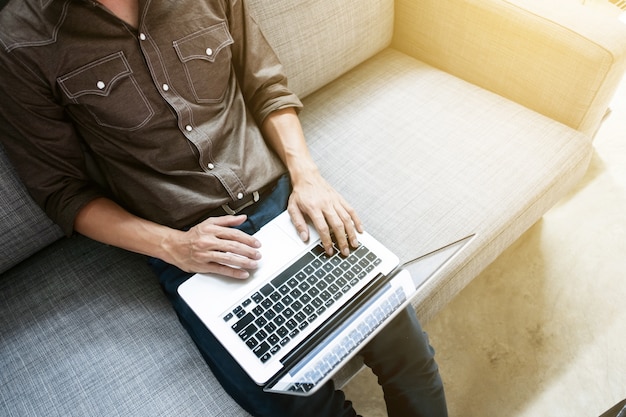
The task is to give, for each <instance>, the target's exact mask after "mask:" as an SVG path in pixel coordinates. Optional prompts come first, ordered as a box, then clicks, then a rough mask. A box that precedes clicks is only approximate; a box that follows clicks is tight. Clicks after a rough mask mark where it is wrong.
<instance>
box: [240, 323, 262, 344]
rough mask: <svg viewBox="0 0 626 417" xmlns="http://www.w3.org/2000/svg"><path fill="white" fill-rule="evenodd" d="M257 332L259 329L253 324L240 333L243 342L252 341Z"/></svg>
mask: <svg viewBox="0 0 626 417" xmlns="http://www.w3.org/2000/svg"><path fill="white" fill-rule="evenodd" d="M257 330H258V327H256V326H255V325H254V324H251V325H249V326H248V327H246V328H245V329H243V330H242V331H240V332H239V337H241V340H243V341H244V342H245V341H246V340H248V339H250V338H251V337H252V336H253V335H254V334H255V333H256V331H257Z"/></svg>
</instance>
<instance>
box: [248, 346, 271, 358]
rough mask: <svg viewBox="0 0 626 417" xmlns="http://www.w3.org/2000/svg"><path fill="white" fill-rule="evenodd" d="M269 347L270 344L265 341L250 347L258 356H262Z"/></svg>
mask: <svg viewBox="0 0 626 417" xmlns="http://www.w3.org/2000/svg"><path fill="white" fill-rule="evenodd" d="M269 349H270V345H269V344H268V343H267V342H263V343H261V344H260V345H258V346H257V347H255V348H254V349H252V352H254V354H255V355H256V356H257V357H258V358H260V357H261V356H263V355H264V354H265V352H267V351H268V350H269Z"/></svg>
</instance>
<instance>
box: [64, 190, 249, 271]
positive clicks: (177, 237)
mask: <svg viewBox="0 0 626 417" xmlns="http://www.w3.org/2000/svg"><path fill="white" fill-rule="evenodd" d="M245 220H246V216H223V217H212V218H209V219H207V220H205V221H203V222H202V223H199V224H198V225H196V226H194V227H192V228H191V229H190V230H189V231H187V232H185V231H180V230H176V229H172V228H169V227H166V226H163V225H159V224H157V223H154V222H151V221H148V220H145V219H142V218H140V217H137V216H135V215H133V214H131V213H129V212H128V211H126V210H124V209H123V208H122V207H120V206H119V205H118V204H116V203H115V202H113V201H112V200H109V199H107V198H97V199H95V200H93V201H91V202H89V203H88V204H87V205H85V206H84V207H83V208H82V209H81V210H80V211H79V213H78V215H77V216H76V220H75V222H74V228H75V230H76V231H77V232H79V233H81V234H83V235H85V236H87V237H90V238H92V239H94V240H97V241H99V242H103V243H106V244H108V245H113V246H117V247H120V248H123V249H126V250H130V251H133V252H137V253H141V254H144V255H148V256H152V257H154V258H159V259H161V260H163V261H165V262H167V263H170V264H172V265H175V266H177V267H178V268H180V269H182V270H183V271H187V272H200V273H211V274H219V275H224V276H227V277H232V278H238V279H246V278H248V277H249V276H250V273H249V272H248V270H250V269H255V268H256V267H257V263H258V261H259V259H261V253H260V252H259V248H260V247H261V243H260V242H259V241H258V240H257V239H255V238H254V237H252V236H250V235H248V234H246V233H244V232H242V231H240V230H237V229H233V228H232V227H233V226H238V225H240V224H242V223H243V222H244V221H245Z"/></svg>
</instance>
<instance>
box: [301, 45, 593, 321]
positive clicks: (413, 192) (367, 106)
mask: <svg viewBox="0 0 626 417" xmlns="http://www.w3.org/2000/svg"><path fill="white" fill-rule="evenodd" d="M304 105H305V107H304V110H303V111H302V114H301V117H302V120H303V125H304V130H305V132H306V134H307V138H308V141H309V144H310V148H311V150H312V153H313V155H314V158H315V159H316V160H317V161H318V163H319V166H320V169H321V170H322V171H323V174H324V175H325V176H326V178H327V179H328V180H329V181H330V182H331V183H332V184H334V185H335V186H336V187H337V188H338V189H339V191H340V192H341V193H342V194H343V195H344V196H345V197H346V198H347V200H348V201H349V202H351V203H352V204H353V205H354V206H355V208H356V209H357V211H358V212H359V213H360V216H361V217H362V220H363V221H364V223H365V227H366V228H367V229H368V231H369V232H370V233H371V234H373V235H374V236H377V237H378V238H379V239H381V240H382V241H383V242H384V243H386V244H387V245H388V246H389V247H390V248H391V249H392V250H393V251H395V252H396V253H397V254H398V255H399V256H400V258H401V260H402V261H408V260H411V259H413V258H415V257H418V256H420V255H423V254H426V253H428V252H430V251H432V250H434V249H436V248H438V247H440V246H443V245H445V244H447V243H450V242H453V241H455V240H457V239H460V238H462V237H464V236H467V235H469V234H473V233H475V234H476V237H475V239H474V240H473V241H472V242H471V244H470V245H469V246H468V247H467V249H466V250H465V251H464V252H463V253H462V256H460V257H458V258H456V261H455V262H454V263H451V264H449V265H448V267H447V268H446V270H445V271H444V273H443V274H441V276H440V277H438V278H437V279H435V280H430V281H429V282H428V283H427V284H426V285H425V287H424V289H423V291H421V292H420V294H419V295H418V296H417V297H416V298H415V303H416V305H417V306H418V310H419V312H420V315H421V317H422V319H423V320H427V319H428V318H429V317H432V315H434V314H435V313H436V312H437V311H438V310H439V309H440V308H441V307H442V306H443V305H445V303H447V302H449V301H450V300H451V299H452V297H453V296H454V295H455V294H456V293H457V292H458V291H460V290H461V289H462V288H463V287H464V286H465V285H466V284H467V283H468V282H469V281H470V280H471V279H472V278H473V277H475V276H476V275H477V274H478V272H480V270H482V269H483V268H485V267H486V266H487V265H488V264H489V263H491V261H493V260H494V259H495V257H497V256H498V255H499V254H500V253H501V252H502V251H503V250H504V249H505V248H506V247H507V246H508V245H510V244H511V243H512V242H513V241H514V240H515V239H517V237H519V236H520V235H521V234H522V233H523V232H524V231H525V230H527V229H528V228H529V227H530V226H531V225H532V224H534V223H535V222H536V221H537V220H538V219H539V218H540V217H541V216H542V215H543V214H544V213H545V212H546V211H547V210H548V209H549V208H550V207H551V206H552V205H554V204H555V203H556V202H557V201H558V200H559V199H560V198H561V197H562V196H563V195H564V194H565V193H566V192H567V190H568V189H569V188H570V187H572V186H573V185H574V184H575V183H577V181H578V180H579V179H580V178H581V177H582V175H583V174H584V172H585V171H586V169H587V166H588V163H589V160H590V157H591V153H592V147H591V140H590V138H588V137H587V136H585V135H583V134H581V133H580V132H577V131H574V130H573V129H571V128H568V127H565V126H564V125H562V124H559V123H557V122H555V121H554V120H552V119H549V118H547V117H544V116H541V115H539V114H538V113H535V112H533V111H531V110H528V109H527V108H524V107H522V106H520V105H518V104H515V103H513V102H510V101H508V100H506V99H504V98H502V97H500V96H497V95H495V94H493V93H490V92H488V91H486V90H483V89H480V88H479V87H476V86H474V85H472V84H469V83H467V82H465V81H462V80H460V79H458V78H455V77H453V76H451V75H449V74H447V73H444V72H442V71H439V70H437V69H435V68H433V67H430V66H428V65H426V64H424V63H422V62H420V61H417V60H415V59H413V58H410V57H408V56H407V55H404V54H402V53H400V52H398V51H397V50H394V49H387V50H385V51H383V52H382V53H380V54H378V55H376V56H375V57H374V58H372V59H371V60H369V61H367V62H366V63H364V64H363V65H361V66H359V67H357V68H356V69H354V70H353V71H351V72H349V73H347V74H346V75H345V76H343V77H341V78H339V79H338V80H337V81H335V82H333V83H331V84H329V85H328V86H326V87H325V88H323V89H322V90H320V91H318V92H316V93H314V94H312V95H311V96H309V97H307V99H305V100H304Z"/></svg>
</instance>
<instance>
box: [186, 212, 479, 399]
mask: <svg viewBox="0 0 626 417" xmlns="http://www.w3.org/2000/svg"><path fill="white" fill-rule="evenodd" d="M255 237H256V238H257V239H258V240H259V241H260V242H261V244H262V247H261V249H260V251H261V254H262V259H261V261H260V262H259V267H258V268H257V269H256V270H254V271H252V273H251V275H250V277H249V278H248V279H246V280H236V279H232V278H226V277H221V276H218V275H211V274H195V275H194V276H192V277H191V278H190V279H188V280H187V281H185V283H183V284H182V285H181V286H180V287H179V289H178V292H179V294H180V296H181V297H182V298H183V300H184V301H185V302H186V303H187V304H188V305H189V307H190V308H191V309H192V310H193V311H194V313H195V314H196V315H197V316H198V317H199V318H200V320H201V321H202V322H203V323H204V325H206V326H207V328H208V329H209V330H210V331H211V332H212V333H213V335H214V336H215V337H216V338H217V339H218V340H219V341H220V343H222V345H223V346H224V347H225V348H226V349H227V350H228V351H229V352H230V353H231V355H232V356H233V358H234V359H235V360H236V361H237V362H238V364H239V365H240V366H241V367H242V368H243V369H244V370H245V371H246V372H247V373H248V375H249V376H250V377H251V378H252V380H253V381H255V382H256V383H257V384H259V385H260V386H263V387H264V390H266V391H268V392H276V393H283V394H292V395H310V394H312V393H314V392H315V391H316V390H317V388H319V387H321V386H322V385H323V384H324V383H326V382H327V381H328V380H329V379H331V378H332V377H333V376H334V375H335V373H336V372H337V371H338V370H339V369H340V368H341V367H342V366H343V365H344V364H345V363H346V362H347V361H349V360H350V359H351V358H352V357H354V356H355V355H356V354H357V353H358V351H359V350H360V347H361V346H363V345H364V344H366V343H367V342H368V341H369V340H371V339H372V338H373V337H374V336H375V335H376V334H377V333H378V332H379V331H380V330H381V329H382V328H383V327H384V326H385V324H387V323H388V322H390V321H391V320H392V319H393V318H394V317H395V316H396V315H397V314H398V313H399V312H400V311H401V310H402V309H403V308H404V307H405V306H407V305H408V304H409V303H410V299H411V298H412V297H413V296H414V295H415V293H416V291H417V290H418V288H419V287H420V286H421V285H422V284H423V282H425V281H426V280H427V279H428V278H429V277H431V276H432V275H433V274H435V273H436V272H437V271H439V270H440V269H441V267H442V266H443V265H444V264H446V263H447V262H448V261H449V260H450V259H452V257H454V256H455V255H456V254H458V253H459V251H461V249H462V248H464V247H465V245H466V244H467V243H468V242H469V241H470V240H471V239H472V237H473V235H472V236H467V237H464V238H463V239H460V240H458V241H455V242H454V243H451V244H450V245H447V246H445V247H443V248H441V249H438V250H437V251H434V252H432V253H430V254H427V255H425V256H422V257H420V258H417V259H415V260H413V261H411V262H408V263H406V264H404V265H400V263H399V259H398V257H397V256H396V255H394V254H393V253H392V252H391V251H390V250H389V249H387V248H386V247H385V246H384V245H382V244H381V243H380V242H379V241H378V240H376V239H375V238H374V237H372V236H371V235H370V234H368V233H362V234H360V235H359V243H360V246H359V247H358V248H355V249H353V250H352V252H351V254H350V256H347V257H344V256H342V255H341V254H339V253H338V250H335V254H334V255H333V256H328V255H326V253H325V251H324V249H323V248H322V246H321V244H320V239H319V235H318V234H317V233H316V231H315V230H314V229H313V228H312V227H311V233H310V239H309V241H308V242H302V240H301V239H300V238H299V237H298V233H297V232H296V230H295V228H294V226H293V224H292V223H291V219H290V218H289V214H288V213H287V212H283V213H281V214H280V215H279V216H277V217H276V218H275V219H273V220H272V221H271V222H269V223H268V224H267V225H265V226H264V227H263V228H261V230H259V231H258V232H257V233H256V234H255Z"/></svg>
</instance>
